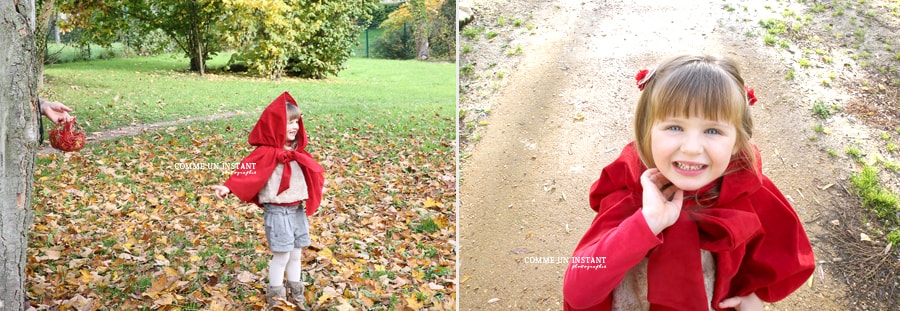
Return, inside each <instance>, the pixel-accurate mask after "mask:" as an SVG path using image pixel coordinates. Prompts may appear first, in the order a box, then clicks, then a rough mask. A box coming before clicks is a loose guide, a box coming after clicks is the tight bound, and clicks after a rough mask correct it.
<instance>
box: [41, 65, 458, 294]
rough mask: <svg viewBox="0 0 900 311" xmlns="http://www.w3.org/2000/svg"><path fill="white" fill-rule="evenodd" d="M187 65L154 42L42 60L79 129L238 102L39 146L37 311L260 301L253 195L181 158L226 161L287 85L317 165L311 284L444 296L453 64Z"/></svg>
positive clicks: (307, 263) (263, 259) (450, 270)
mask: <svg viewBox="0 0 900 311" xmlns="http://www.w3.org/2000/svg"><path fill="white" fill-rule="evenodd" d="M223 57H224V56H223ZM226 59H227V58H226ZM220 61H221V59H216V60H214V61H213V63H215V62H220ZM185 66H186V62H185V61H184V60H183V59H182V60H179V59H176V58H171V57H152V58H127V59H113V60H104V61H94V62H89V63H67V64H61V65H55V66H52V67H48V68H47V69H46V70H45V72H46V74H47V84H46V88H47V89H46V90H45V94H46V95H47V96H48V97H50V98H51V99H55V100H60V101H63V102H65V103H66V104H68V105H70V106H71V107H72V108H74V109H75V115H76V116H78V117H79V120H82V121H84V122H85V123H86V127H87V128H88V130H89V131H98V130H105V129H114V128H118V127H121V126H124V125H129V124H132V123H146V122H156V121H163V120H175V119H179V118H183V117H186V116H203V115H209V114H214V113H219V112H226V113H228V112H233V111H238V110H240V111H246V112H248V113H245V114H240V115H235V116H232V117H227V118H221V119H215V120H210V121H202V122H200V121H198V122H190V123H181V124H178V125H174V126H169V127H165V128H159V129H157V130H152V131H148V132H146V133H140V134H138V135H136V136H126V137H121V138H117V139H114V140H108V141H91V142H89V143H88V144H87V146H86V147H85V148H84V149H82V150H81V151H79V152H73V153H65V154H42V155H39V156H38V158H37V164H36V171H35V185H34V189H35V190H34V194H33V197H32V206H33V208H34V215H35V217H34V226H33V229H32V230H31V237H30V240H29V247H28V257H29V260H28V263H27V268H26V270H27V274H28V280H27V282H26V284H27V287H28V288H27V290H28V292H29V297H31V298H33V299H31V302H32V303H34V304H36V305H37V306H38V309H55V308H62V307H64V306H72V304H73V303H84V301H90V302H92V303H94V304H95V305H101V306H103V307H102V308H101V309H100V310H149V309H166V310H174V309H182V310H206V309H217V308H218V309H222V308H224V309H228V310H235V309H239V310H256V309H259V308H262V307H263V306H264V305H265V300H264V299H265V297H264V293H265V289H264V285H265V280H266V279H265V269H266V268H267V262H268V260H269V258H270V254H269V251H268V249H267V246H266V245H265V235H264V230H263V226H262V224H261V220H262V212H261V210H260V209H259V208H258V207H256V206H254V205H251V204H246V203H242V202H239V201H238V200H237V199H235V198H234V197H233V196H232V197H229V198H226V199H225V200H217V199H216V198H215V196H214V195H213V194H212V192H211V191H210V190H209V189H208V186H209V185H213V184H220V183H222V182H224V180H225V179H226V178H227V177H228V175H229V174H230V173H231V171H230V170H228V169H188V168H185V166H184V165H185V164H198V163H219V164H222V163H225V164H227V163H237V162H239V161H240V160H241V159H242V157H243V156H245V155H246V154H248V153H249V151H250V150H251V146H249V145H247V143H246V139H247V134H248V133H249V132H250V129H251V128H252V127H253V125H254V124H255V122H256V119H257V118H258V115H259V112H260V111H261V109H262V108H264V107H265V106H266V105H268V104H269V102H271V100H272V99H274V98H275V97H276V96H278V95H279V94H280V93H281V92H282V91H285V90H286V91H290V92H291V93H292V95H293V96H294V98H295V99H298V100H299V101H300V108H301V109H302V110H303V111H304V123H305V126H306V129H307V132H308V134H309V135H310V145H309V147H308V150H310V151H311V152H312V153H313V155H314V156H315V158H316V159H317V160H318V161H319V162H320V163H321V164H322V165H323V167H324V168H325V169H326V173H325V179H326V189H327V191H326V193H325V195H324V201H323V205H322V206H321V207H320V208H319V211H318V212H317V213H316V214H315V215H313V216H312V217H311V218H310V224H311V229H310V231H311V235H312V239H313V245H314V246H316V248H314V249H307V250H306V251H305V252H304V261H303V271H304V272H303V277H302V278H303V280H304V282H305V283H306V290H307V300H309V301H313V302H315V303H317V309H323V310H325V309H354V310H390V309H402V308H404V307H410V308H414V309H421V308H430V309H435V310H437V309H444V310H448V309H452V308H453V306H454V301H455V295H456V294H455V291H456V289H455V283H454V278H455V277H454V275H455V263H456V259H455V257H456V254H455V250H454V247H453V245H452V244H451V243H448V241H453V240H455V239H456V237H455V217H454V206H455V204H454V202H455V180H456V177H455V176H456V164H455V149H454V146H455V140H456V134H455V133H456V131H455V90H456V88H455V74H454V66H453V64H436V63H421V62H415V61H388V60H371V59H352V60H351V61H350V62H349V63H348V69H347V70H345V71H344V72H342V73H341V74H340V75H339V76H338V77H335V78H332V79H328V80H321V81H315V80H300V79H283V80H280V81H268V80H262V79H256V78H246V77H242V76H235V75H225V74H210V75H207V76H205V77H199V76H197V75H196V74H191V73H187V72H184V70H183V68H184V67H185ZM78 297H82V298H84V299H86V300H78V299H81V298H78Z"/></svg>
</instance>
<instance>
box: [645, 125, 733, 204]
mask: <svg viewBox="0 0 900 311" xmlns="http://www.w3.org/2000/svg"><path fill="white" fill-rule="evenodd" d="M736 140H737V129H736V128H735V127H734V125H733V124H730V123H727V122H724V121H714V120H709V119H705V118H702V117H690V118H682V117H669V118H665V119H663V120H659V121H657V122H655V123H654V124H653V125H652V127H651V129H650V148H651V154H652V155H653V162H654V163H655V164H656V167H657V168H659V171H660V172H661V173H662V174H663V176H665V177H666V178H667V179H669V181H670V182H672V184H674V185H675V186H676V187H678V188H679V189H681V190H685V191H692V190H697V189H700V188H702V187H703V186H706V185H707V184H709V183H710V182H712V181H714V180H716V179H717V178H719V177H721V176H722V175H723V174H725V169H726V168H728V163H729V162H730V161H731V156H732V155H733V154H736V153H737V151H738V148H737V146H736V144H735V142H736Z"/></svg>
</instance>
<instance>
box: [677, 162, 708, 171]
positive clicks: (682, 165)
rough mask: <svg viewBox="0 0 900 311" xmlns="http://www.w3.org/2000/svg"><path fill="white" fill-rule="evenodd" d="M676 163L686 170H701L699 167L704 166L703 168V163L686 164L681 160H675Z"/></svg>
mask: <svg viewBox="0 0 900 311" xmlns="http://www.w3.org/2000/svg"><path fill="white" fill-rule="evenodd" d="M675 165H677V166H678V168H680V169H683V170H686V171H696V170H699V169H702V168H703V165H702V164H698V165H687V164H684V163H681V162H675Z"/></svg>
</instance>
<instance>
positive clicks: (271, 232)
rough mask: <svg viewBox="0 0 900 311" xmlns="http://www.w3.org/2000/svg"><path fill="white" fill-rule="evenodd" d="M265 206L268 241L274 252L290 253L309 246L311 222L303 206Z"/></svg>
mask: <svg viewBox="0 0 900 311" xmlns="http://www.w3.org/2000/svg"><path fill="white" fill-rule="evenodd" d="M263 206H264V207H265V209H266V213H265V215H264V216H263V218H264V223H265V226H266V240H267V241H269V249H271V250H272V252H274V253H283V252H290V251H292V250H294V248H301V247H307V246H309V244H310V240H309V221H308V220H307V219H306V210H305V209H304V208H303V204H300V205H297V206H278V205H271V204H263Z"/></svg>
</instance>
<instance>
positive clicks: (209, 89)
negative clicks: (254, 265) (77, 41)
mask: <svg viewBox="0 0 900 311" xmlns="http://www.w3.org/2000/svg"><path fill="white" fill-rule="evenodd" d="M229 57H230V55H229V54H220V55H218V56H217V57H216V58H214V59H212V60H210V61H209V67H210V68H213V72H212V73H208V74H207V75H205V76H202V77H201V76H199V75H197V74H196V73H192V72H189V71H187V70H186V68H187V66H188V65H187V63H188V62H187V60H186V59H184V58H180V57H173V56H171V55H165V56H156V57H136V58H117V59H109V60H99V61H91V62H72V63H64V64H57V65H51V66H47V67H46V68H45V69H44V76H45V88H44V90H43V91H42V96H43V97H45V98H49V99H52V100H57V101H61V102H63V103H65V104H66V105H68V106H69V107H71V108H72V109H74V110H75V111H74V113H73V114H74V115H75V116H76V117H77V118H78V120H79V123H81V124H82V126H83V127H84V128H85V130H86V131H87V132H89V133H90V132H95V131H103V130H110V129H116V128H120V127H125V126H129V125H137V124H147V123H154V122H160V121H169V120H177V119H180V118H186V117H197V116H205V115H212V114H216V113H228V112H235V111H244V112H254V113H255V112H258V111H260V109H261V108H263V107H265V105H266V104H268V103H269V102H270V101H271V99H272V98H274V97H275V96H277V95H278V94H280V93H281V92H283V91H288V92H290V93H291V95H293V96H294V98H295V99H297V100H298V101H299V102H300V108H301V109H302V110H304V111H308V112H312V111H319V110H325V111H342V110H347V109H352V110H359V111H367V110H378V109H389V110H393V109H407V108H409V109H414V108H415V107H422V106H426V107H428V106H440V105H444V106H445V107H448V108H447V109H453V107H454V105H455V92H456V87H455V82H454V81H455V72H454V64H451V63H426V62H416V61H393V60H376V59H361V58H351V59H350V60H349V61H348V62H347V64H346V67H347V69H346V70H344V71H342V72H341V73H340V74H339V75H338V76H337V77H332V78H329V79H325V80H304V79H294V78H283V79H281V80H278V81H272V80H266V79H260V78H252V77H246V76H243V75H235V74H229V73H221V72H218V73H217V72H216V71H215V70H214V69H215V68H219V67H221V66H224V64H225V62H227V60H228V58H229Z"/></svg>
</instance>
